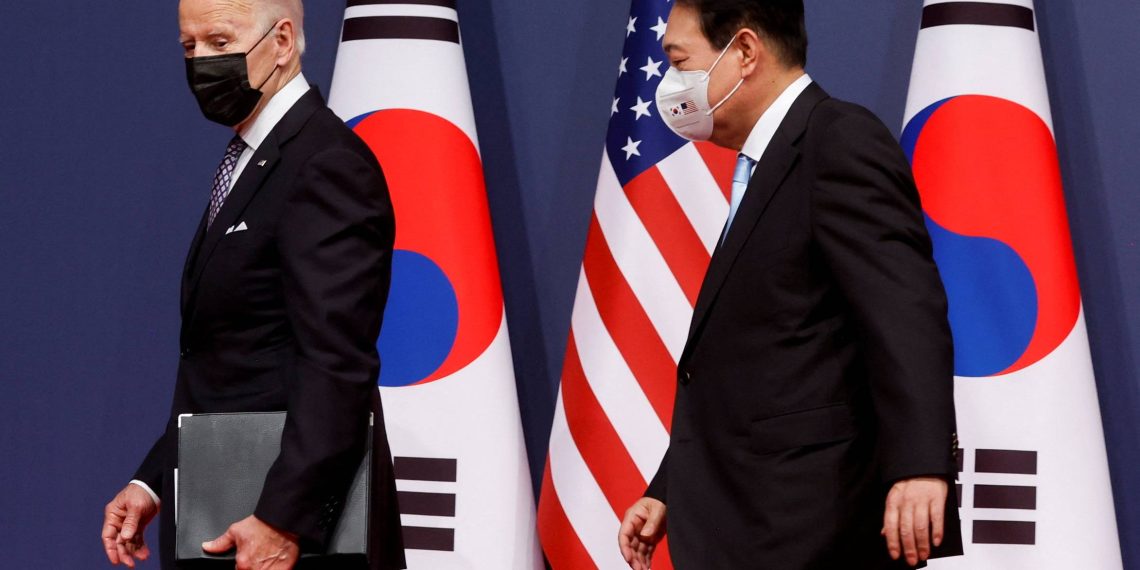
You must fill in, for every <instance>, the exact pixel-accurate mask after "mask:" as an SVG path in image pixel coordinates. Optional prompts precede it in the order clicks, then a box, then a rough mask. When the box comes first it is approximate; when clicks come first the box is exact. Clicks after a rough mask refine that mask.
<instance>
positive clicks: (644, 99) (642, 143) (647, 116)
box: [606, 1, 688, 186]
mask: <svg viewBox="0 0 1140 570" xmlns="http://www.w3.org/2000/svg"><path fill="white" fill-rule="evenodd" d="M672 4H673V3H672V2H668V1H667V2H634V3H633V9H632V12H633V13H632V14H631V15H630V18H629V24H628V25H627V26H626V38H625V49H624V50H623V52H622V57H621V64H620V66H619V69H618V83H617V89H616V90H615V93H614V102H613V108H612V109H611V111H610V128H609V131H608V134H607V135H606V150H607V151H608V154H609V157H610V162H611V163H612V164H613V167H614V172H616V173H617V177H618V180H619V181H620V182H621V183H622V185H623V186H624V185H625V184H627V183H629V182H630V181H631V180H633V179H634V178H636V177H637V175H639V174H641V173H642V172H644V171H646V170H648V169H649V168H651V167H653V166H654V165H656V164H657V163H658V162H660V161H661V160H662V159H664V158H665V157H667V156H669V155H670V154H673V153H674V152H676V151H677V149H679V148H681V147H682V146H684V145H685V143H686V141H685V140H684V139H682V138H681V137H678V136H677V135H675V134H673V131H670V130H669V127H667V126H665V123H664V122H663V121H662V120H661V118H660V117H658V116H657V111H656V109H657V104H656V94H657V85H658V84H659V83H661V78H662V77H663V76H664V74H665V71H666V70H668V69H669V60H668V58H666V57H665V52H664V51H662V49H661V38H662V37H664V36H665V26H666V20H667V19H668V17H669V10H670V8H671V7H672ZM680 112H682V113H685V114H688V113H687V112H685V111H684V110H683V109H682V110H680Z"/></svg>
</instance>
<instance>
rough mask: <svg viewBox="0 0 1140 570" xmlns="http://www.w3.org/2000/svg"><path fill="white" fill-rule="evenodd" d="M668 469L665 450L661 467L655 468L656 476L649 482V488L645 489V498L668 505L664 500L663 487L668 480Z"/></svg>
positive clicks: (667, 455)
mask: <svg viewBox="0 0 1140 570" xmlns="http://www.w3.org/2000/svg"><path fill="white" fill-rule="evenodd" d="M668 467H669V450H668V449H666V450H665V455H664V456H662V457H661V466H660V467H658V468H657V474H656V475H654V476H653V480H652V481H650V482H649V487H648V488H647V489H645V496H646V497H649V498H651V499H657V500H658V501H661V502H662V503H668V501H666V500H665V487H666V481H667V478H668Z"/></svg>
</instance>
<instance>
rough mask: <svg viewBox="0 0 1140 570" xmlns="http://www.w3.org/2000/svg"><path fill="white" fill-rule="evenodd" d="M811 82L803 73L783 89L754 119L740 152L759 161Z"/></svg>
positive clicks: (753, 168)
mask: <svg viewBox="0 0 1140 570" xmlns="http://www.w3.org/2000/svg"><path fill="white" fill-rule="evenodd" d="M811 82H812V80H811V77H809V76H808V74H806V73H805V74H803V75H801V76H800V78H799V79H797V80H795V81H793V82H792V84H791V85H789V86H788V87H787V88H786V89H784V92H783V93H781V94H780V96H779V97H777V98H776V100H775V101H773V102H772V106H770V107H768V109H767V110H766V111H764V114H763V115H760V119H759V120H758V121H756V126H754V127H752V132H751V133H749V134H748V139H747V140H745V141H744V147H742V148H741V149H740V154H743V155H744V156H747V157H748V158H750V159H752V161H753V162H754V163H758V162H760V159H761V158H763V157H764V151H766V150H768V145H769V144H770V143H771V142H772V137H774V136H776V131H777V130H778V129H779V128H780V125H781V124H783V122H784V119H785V118H786V117H787V116H788V111H791V110H792V104H793V103H795V102H796V99H799V98H800V95H802V94H803V92H804V90H805V89H807V88H808V86H809V85H811ZM752 171H753V172H756V166H755V164H753V166H752Z"/></svg>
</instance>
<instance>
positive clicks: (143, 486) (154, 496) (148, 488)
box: [130, 479, 162, 507]
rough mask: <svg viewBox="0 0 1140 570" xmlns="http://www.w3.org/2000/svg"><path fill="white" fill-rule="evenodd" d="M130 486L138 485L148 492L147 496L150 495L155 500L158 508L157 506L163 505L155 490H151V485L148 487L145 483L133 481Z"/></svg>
mask: <svg viewBox="0 0 1140 570" xmlns="http://www.w3.org/2000/svg"><path fill="white" fill-rule="evenodd" d="M130 484H131V485H138V486H139V487H142V490H143V491H146V494H148V495H150V498H151V499H153V500H154V506H156V507H157V506H161V505H162V500H160V499H159V498H158V495H157V494H155V492H154V490H153V489H151V488H150V485H147V484H146V483H143V482H142V481H139V480H138V479H131V483H130Z"/></svg>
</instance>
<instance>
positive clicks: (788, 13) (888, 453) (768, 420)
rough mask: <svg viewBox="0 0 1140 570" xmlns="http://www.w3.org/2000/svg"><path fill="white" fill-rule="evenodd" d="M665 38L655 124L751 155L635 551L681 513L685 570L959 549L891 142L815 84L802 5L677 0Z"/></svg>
mask: <svg viewBox="0 0 1140 570" xmlns="http://www.w3.org/2000/svg"><path fill="white" fill-rule="evenodd" d="M663 46H664V49H665V52H666V54H667V55H668V57H669V59H670V62H671V65H672V69H670V72H669V74H667V75H666V76H665V77H664V78H663V80H662V86H661V89H660V90H659V91H658V106H659V109H661V114H662V117H663V118H664V119H665V120H666V122H667V123H669V124H670V127H672V128H673V129H674V131H676V132H678V134H681V135H682V136H686V137H688V138H691V139H710V140H712V141H713V142H714V143H716V144H718V145H720V146H723V147H726V148H731V149H735V150H738V151H740V155H739V157H738V163H737V169H736V175H735V176H734V188H733V196H732V204H731V206H730V214H729V219H728V223H727V224H726V228H725V234H724V235H723V236H722V241H721V242H720V244H719V246H718V247H717V249H716V251H715V252H714V254H713V257H712V261H711V264H710V267H709V270H708V274H707V276H706V277H705V281H704V284H703V286H702V288H701V292H700V294H699V297H698V300H697V303H696V307H695V312H694V315H693V320H692V324H691V328H690V331H689V338H688V343H687V345H686V347H685V350H684V352H683V354H682V357H681V359H680V362H679V366H678V381H679V386H678V391H677V399H676V407H675V412H674V416H673V428H672V434H671V438H670V443H669V448H668V451H667V453H666V455H665V458H664V460H663V461H662V464H661V467H660V470H659V471H658V473H657V475H656V477H655V478H654V479H653V481H652V482H651V483H650V485H649V489H648V490H647V491H646V497H644V498H642V499H641V500H639V501H638V502H637V503H635V504H634V505H633V506H632V507H631V508H630V509H629V511H628V512H627V513H626V516H625V518H624V521H623V523H622V527H621V531H620V533H619V543H620V547H621V549H622V552H623V555H624V556H625V559H626V560H627V561H628V562H629V563H630V565H631V566H632V567H633V568H639V569H643V568H648V566H649V562H650V558H651V556H652V554H653V549H654V547H655V545H656V544H657V543H658V542H659V541H660V540H661V539H662V538H663V536H664V534H665V531H666V520H667V521H668V531H669V532H668V536H669V546H670V554H671V556H672V559H673V561H674V563H675V565H676V567H677V568H681V569H705V568H731V569H739V568H762V569H768V568H771V569H776V568H778V569H780V570H793V569H806V568H820V569H833V568H860V569H865V568H875V569H877V568H883V569H886V568H910V567H914V566H916V565H920V564H924V561H925V560H926V559H928V558H929V557H931V556H943V555H953V554H960V553H961V549H962V545H961V536H960V529H959V521H958V515H957V505H956V499H955V497H954V496H953V494H951V493H949V483H951V482H953V479H954V474H955V473H956V471H957V466H956V459H955V451H956V448H957V443H956V441H955V437H956V436H955V435H954V431H955V419H954V402H953V366H952V359H953V351H952V345H951V339H950V330H949V324H948V321H947V304H946V296H945V293H944V291H943V288H942V283H941V280H940V278H939V274H938V271H937V268H936V267H935V265H934V262H933V260H932V247H931V242H930V239H929V236H928V235H927V232H926V229H925V226H924V221H923V214H922V210H921V206H920V204H919V197H918V193H917V190H916V189H915V186H914V182H913V179H912V176H911V173H910V168H909V166H908V164H907V160H906V158H905V156H904V155H903V153H902V152H901V150H900V149H899V146H898V144H897V143H896V142H895V141H894V139H893V138H892V136H891V134H890V133H889V131H888V130H887V129H886V128H885V127H884V126H883V125H882V123H881V122H880V121H879V120H878V119H876V118H875V117H874V115H872V114H871V113H870V112H868V111H867V110H865V109H863V108H860V107H858V106H856V105H852V104H849V103H844V102H841V101H838V100H835V99H831V98H830V97H828V95H827V94H826V93H825V92H824V91H823V89H821V88H820V87H819V86H817V85H815V84H813V83H812V81H811V79H810V78H809V77H808V76H807V75H806V74H805V73H804V69H803V67H804V65H805V63H806V52H807V37H806V32H805V26H804V8H803V3H802V0H677V3H676V5H675V6H674V8H673V10H672V13H671V15H670V19H669V27H668V31H667V33H666V34H665V36H664V39H663ZM683 105H696V106H697V107H698V111H699V112H694V113H687V112H684V111H688V110H690V109H689V108H688V107H685V106H683ZM666 513H668V514H667V515H666ZM884 538H885V540H884Z"/></svg>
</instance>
